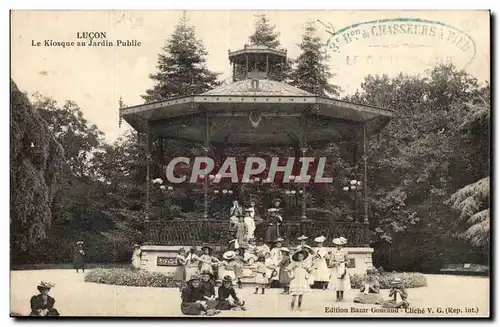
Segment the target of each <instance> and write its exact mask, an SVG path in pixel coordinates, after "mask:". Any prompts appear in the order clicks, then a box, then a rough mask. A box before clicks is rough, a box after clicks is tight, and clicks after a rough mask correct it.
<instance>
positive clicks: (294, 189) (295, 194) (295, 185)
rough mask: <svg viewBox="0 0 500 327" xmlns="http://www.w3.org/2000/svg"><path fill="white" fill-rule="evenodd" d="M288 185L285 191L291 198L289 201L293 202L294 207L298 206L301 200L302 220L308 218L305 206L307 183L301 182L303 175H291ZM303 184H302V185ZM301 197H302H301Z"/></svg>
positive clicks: (286, 195)
mask: <svg viewBox="0 0 500 327" xmlns="http://www.w3.org/2000/svg"><path fill="white" fill-rule="evenodd" d="M288 179H289V181H290V182H289V183H288V185H289V186H288V187H287V188H286V189H285V190H284V191H283V193H284V194H285V197H286V198H288V199H289V202H291V203H293V206H294V208H296V207H297V204H298V203H299V201H300V205H301V215H300V219H301V220H306V219H307V217H306V206H305V196H306V194H305V184H304V183H300V182H301V177H300V176H294V175H290V177H289V178H288ZM300 184H302V185H300ZM299 197H300V198H299Z"/></svg>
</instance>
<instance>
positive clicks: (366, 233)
mask: <svg viewBox="0 0 500 327" xmlns="http://www.w3.org/2000/svg"><path fill="white" fill-rule="evenodd" d="M366 160H367V155H366V124H364V125H363V166H364V183H363V184H364V185H363V190H364V193H365V194H364V207H365V208H364V209H365V218H364V221H363V223H364V235H363V236H364V237H363V239H364V243H365V246H369V243H370V240H369V238H370V236H369V235H370V234H369V232H370V230H369V222H368V168H367V165H366Z"/></svg>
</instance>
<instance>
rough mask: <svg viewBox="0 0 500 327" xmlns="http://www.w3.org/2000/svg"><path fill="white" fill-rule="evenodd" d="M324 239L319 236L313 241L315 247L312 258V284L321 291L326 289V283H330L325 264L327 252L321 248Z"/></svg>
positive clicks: (328, 272)
mask: <svg viewBox="0 0 500 327" xmlns="http://www.w3.org/2000/svg"><path fill="white" fill-rule="evenodd" d="M325 240H326V237H324V236H323V235H322V236H319V237H316V238H315V239H314V242H316V244H317V247H316V248H314V249H313V250H314V258H313V270H314V271H313V280H314V283H316V284H318V285H319V286H320V287H321V288H322V289H323V290H326V289H327V287H328V282H329V281H330V271H329V270H328V265H327V263H326V257H327V256H328V250H327V249H326V248H324V247H323V244H324V242H325Z"/></svg>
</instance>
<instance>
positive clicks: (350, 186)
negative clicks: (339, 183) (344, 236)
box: [342, 179, 362, 221]
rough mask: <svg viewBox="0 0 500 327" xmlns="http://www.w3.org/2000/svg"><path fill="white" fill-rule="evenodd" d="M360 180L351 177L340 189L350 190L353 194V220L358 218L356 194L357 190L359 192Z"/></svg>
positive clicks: (360, 187)
mask: <svg viewBox="0 0 500 327" xmlns="http://www.w3.org/2000/svg"><path fill="white" fill-rule="evenodd" d="M361 184H362V183H361V181H358V180H356V179H352V180H351V181H350V182H349V183H347V184H345V185H344V187H343V188H342V190H343V191H344V192H352V194H353V211H354V217H353V218H354V220H355V221H357V219H358V194H357V192H360V191H361V189H362V186H361Z"/></svg>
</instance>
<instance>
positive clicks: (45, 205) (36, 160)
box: [10, 80, 64, 262]
mask: <svg viewBox="0 0 500 327" xmlns="http://www.w3.org/2000/svg"><path fill="white" fill-rule="evenodd" d="M10 151H11V152H10V184H11V194H10V231H11V233H10V235H11V259H12V261H13V262H16V261H28V260H29V259H30V258H29V256H30V255H32V254H35V253H34V252H33V250H36V249H37V247H38V246H39V244H40V243H41V242H42V241H43V240H46V239H47V235H48V234H49V232H50V228H51V225H52V223H53V221H52V201H53V199H54V195H55V194H56V192H57V190H58V186H59V180H60V177H61V171H62V162H63V160H64V153H63V148H62V147H61V145H60V144H59V143H58V142H57V141H56V140H55V138H54V137H53V134H52V133H51V131H50V130H49V127H48V126H47V124H46V123H45V121H44V120H43V119H42V118H41V117H40V115H39V114H38V113H37V112H36V110H35V109H33V107H32V105H31V104H30V102H29V101H28V98H27V97H26V95H25V94H23V93H22V92H20V91H19V89H18V88H17V85H16V84H15V83H14V81H12V80H11V84H10Z"/></svg>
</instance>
